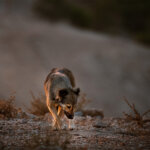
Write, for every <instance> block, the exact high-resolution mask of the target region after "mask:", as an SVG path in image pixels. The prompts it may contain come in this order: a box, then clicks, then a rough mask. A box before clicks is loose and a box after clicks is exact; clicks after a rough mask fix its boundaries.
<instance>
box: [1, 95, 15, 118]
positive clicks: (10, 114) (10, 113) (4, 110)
mask: <svg viewBox="0 0 150 150" xmlns="http://www.w3.org/2000/svg"><path fill="white" fill-rule="evenodd" d="M14 101H15V96H14V95H11V96H10V97H9V98H8V99H0V118H2V119H6V118H15V117H16V116H17V113H18V109H17V108H16V107H15V106H14Z"/></svg>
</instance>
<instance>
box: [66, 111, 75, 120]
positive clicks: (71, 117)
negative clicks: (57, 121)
mask: <svg viewBox="0 0 150 150" xmlns="http://www.w3.org/2000/svg"><path fill="white" fill-rule="evenodd" d="M64 113H65V115H66V116H67V118H68V119H73V117H74V115H71V114H69V113H68V112H66V111H64Z"/></svg>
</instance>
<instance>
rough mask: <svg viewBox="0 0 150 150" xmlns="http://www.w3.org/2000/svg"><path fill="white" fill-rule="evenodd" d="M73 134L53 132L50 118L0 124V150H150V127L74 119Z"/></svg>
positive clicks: (27, 116) (113, 120) (114, 119)
mask: <svg viewBox="0 0 150 150" xmlns="http://www.w3.org/2000/svg"><path fill="white" fill-rule="evenodd" d="M74 122H75V125H76V128H75V129H74V130H69V129H66V130H61V131H53V130H52V127H51V123H52V122H51V118H49V117H48V114H46V115H45V117H44V118H43V117H36V116H33V115H26V117H24V118H16V119H10V120H0V149H4V150H7V149H15V150H16V149H18V150H20V149H21V150H22V149H36V150H46V149H58V150H59V149H60V150H61V149H84V150H86V149H92V150H93V149H125V150H126V149H139V150H141V149H145V150H149V149H150V124H147V125H146V126H145V127H143V128H132V127H133V126H134V123H130V124H129V123H125V122H124V120H123V119H120V118H104V119H103V120H102V119H101V117H90V116H86V117H83V116H75V119H74Z"/></svg>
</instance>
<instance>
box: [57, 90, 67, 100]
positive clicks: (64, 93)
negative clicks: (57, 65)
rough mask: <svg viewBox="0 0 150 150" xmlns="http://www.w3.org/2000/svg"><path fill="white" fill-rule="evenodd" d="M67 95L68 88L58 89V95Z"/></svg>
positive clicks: (62, 96)
mask: <svg viewBox="0 0 150 150" xmlns="http://www.w3.org/2000/svg"><path fill="white" fill-rule="evenodd" d="M67 95H68V90H67V89H62V90H59V97H61V98H64V97H65V96H67Z"/></svg>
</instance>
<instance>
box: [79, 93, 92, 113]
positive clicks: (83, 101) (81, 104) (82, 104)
mask: <svg viewBox="0 0 150 150" xmlns="http://www.w3.org/2000/svg"><path fill="white" fill-rule="evenodd" d="M90 101H91V100H90V99H88V98H87V97H86V94H81V96H80V98H79V100H78V103H77V108H76V111H83V109H84V108H85V106H86V105H87V104H88V103H90Z"/></svg>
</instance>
